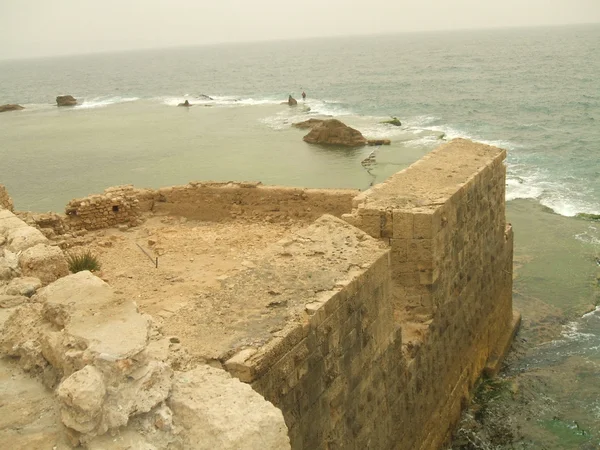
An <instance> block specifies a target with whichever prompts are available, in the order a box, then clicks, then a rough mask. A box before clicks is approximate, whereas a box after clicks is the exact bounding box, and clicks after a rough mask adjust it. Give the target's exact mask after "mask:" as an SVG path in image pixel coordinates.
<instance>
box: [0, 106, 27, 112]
mask: <svg viewBox="0 0 600 450" xmlns="http://www.w3.org/2000/svg"><path fill="white" fill-rule="evenodd" d="M22 109H25V107H24V106H21V105H16V104H6V105H0V113H2V112H6V111H20V110H22Z"/></svg>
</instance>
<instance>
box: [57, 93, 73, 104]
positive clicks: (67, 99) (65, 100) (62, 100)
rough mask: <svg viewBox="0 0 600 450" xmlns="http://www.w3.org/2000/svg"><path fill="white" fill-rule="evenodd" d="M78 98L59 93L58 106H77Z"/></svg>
mask: <svg viewBox="0 0 600 450" xmlns="http://www.w3.org/2000/svg"><path fill="white" fill-rule="evenodd" d="M76 104H77V99H76V98H75V97H73V96H72V95H59V96H58V97H56V106H75V105H76Z"/></svg>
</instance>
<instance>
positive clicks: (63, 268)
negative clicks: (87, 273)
mask: <svg viewBox="0 0 600 450" xmlns="http://www.w3.org/2000/svg"><path fill="white" fill-rule="evenodd" d="M19 266H20V267H21V271H22V273H23V275H35V276H36V277H38V278H39V279H40V280H41V281H42V283H43V284H48V283H51V282H53V281H56V280H57V279H59V278H61V277H64V276H66V275H68V274H69V266H68V264H67V260H66V258H65V255H64V254H63V252H62V250H61V249H60V248H58V247H53V246H50V245H45V244H38V245H35V246H33V247H30V248H28V249H27V250H25V251H24V252H23V254H22V255H21V257H20V258H19Z"/></svg>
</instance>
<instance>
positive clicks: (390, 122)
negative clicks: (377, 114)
mask: <svg viewBox="0 0 600 450" xmlns="http://www.w3.org/2000/svg"><path fill="white" fill-rule="evenodd" d="M380 123H383V124H387V125H394V126H395V127H400V126H402V122H400V119H398V118H397V117H395V116H392V118H391V119H390V120H384V121H383V122H380Z"/></svg>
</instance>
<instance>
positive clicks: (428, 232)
mask: <svg viewBox="0 0 600 450" xmlns="http://www.w3.org/2000/svg"><path fill="white" fill-rule="evenodd" d="M432 237H433V214H431V213H415V214H414V225H413V238H414V239H431V238H432Z"/></svg>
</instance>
